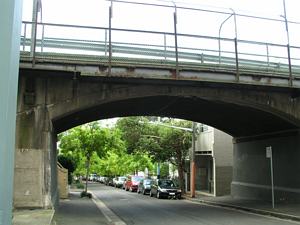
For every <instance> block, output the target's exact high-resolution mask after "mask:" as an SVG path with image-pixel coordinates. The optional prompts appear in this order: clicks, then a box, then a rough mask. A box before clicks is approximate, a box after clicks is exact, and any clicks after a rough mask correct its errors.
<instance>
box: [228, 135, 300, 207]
mask: <svg viewBox="0 0 300 225" xmlns="http://www.w3.org/2000/svg"><path fill="white" fill-rule="evenodd" d="M267 146H271V147H272V151H273V171H274V187H275V201H277V202H278V201H287V202H300V179H299V174H300V163H299V160H300V130H297V131H293V132H286V133H281V134H278V135H275V136H274V135H273V136H272V135H270V136H269V137H256V138H255V139H252V140H251V139H249V140H242V141H241V142H239V140H237V143H235V144H234V163H233V182H232V185H231V191H232V195H233V196H234V197H244V198H253V199H263V200H267V201H271V200H272V198H271V197H272V195H271V193H272V192H271V166H270V159H269V158H267V157H266V147H267Z"/></svg>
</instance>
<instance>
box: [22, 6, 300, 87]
mask: <svg viewBox="0 0 300 225" xmlns="http://www.w3.org/2000/svg"><path fill="white" fill-rule="evenodd" d="M110 12H111V8H110ZM176 24H177V21H176V11H175V12H174V32H158V31H150V30H134V29H119V28H113V27H112V26H111V22H110V23H109V27H91V26H78V25H66V24H51V23H38V22H26V21H24V22H23V24H22V35H21V46H20V50H21V57H22V60H25V61H30V62H32V63H33V64H35V63H37V62H39V61H41V60H42V61H45V60H49V61H59V62H72V63H74V62H76V63H90V64H101V65H103V66H107V67H108V68H109V69H108V73H110V71H111V67H112V66H115V65H135V66H153V67H167V68H173V69H174V70H176V76H180V71H181V70H187V69H195V70H198V69H199V70H214V71H223V72H224V71H225V72H231V73H235V74H236V80H237V81H238V80H239V76H240V75H241V74H247V73H248V74H258V75H260V74H267V75H270V76H285V77H287V78H288V79H289V81H290V85H292V81H293V79H295V78H296V77H297V76H299V74H300V58H298V56H299V55H300V47H297V46H290V45H289V44H288V45H281V44H274V43H264V42H257V41H248V40H239V39H238V38H237V37H235V38H222V37H220V36H219V37H212V36H201V35H196V34H188V33H178V32H177V29H176Z"/></svg>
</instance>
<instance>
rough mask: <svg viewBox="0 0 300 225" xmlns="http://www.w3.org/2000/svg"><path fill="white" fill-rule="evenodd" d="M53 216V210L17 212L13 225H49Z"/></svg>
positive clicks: (14, 214) (15, 212)
mask: <svg viewBox="0 0 300 225" xmlns="http://www.w3.org/2000/svg"><path fill="white" fill-rule="evenodd" d="M53 215H54V210H51V209H49V210H45V209H35V210H17V211H14V212H13V225H49V224H51V221H52V218H53Z"/></svg>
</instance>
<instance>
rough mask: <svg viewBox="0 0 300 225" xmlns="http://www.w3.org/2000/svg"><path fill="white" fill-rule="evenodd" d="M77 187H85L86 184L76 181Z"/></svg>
mask: <svg viewBox="0 0 300 225" xmlns="http://www.w3.org/2000/svg"><path fill="white" fill-rule="evenodd" d="M76 187H77V188H78V189H83V188H84V185H83V183H80V182H79V183H76Z"/></svg>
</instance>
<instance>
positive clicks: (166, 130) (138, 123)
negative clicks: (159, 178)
mask: <svg viewBox="0 0 300 225" xmlns="http://www.w3.org/2000/svg"><path fill="white" fill-rule="evenodd" d="M117 126H118V128H120V129H121V130H122V133H123V136H122V138H123V140H124V141H125V143H126V144H127V146H128V148H130V151H129V152H131V153H134V152H145V153H147V154H149V155H150V156H151V158H152V160H153V161H154V162H160V163H164V162H170V163H172V164H173V165H175V166H176V167H177V169H178V174H179V184H180V188H181V189H182V190H183V191H184V168H185V167H184V165H185V159H186V156H187V154H188V150H189V148H190V147H191V145H192V134H191V133H190V132H188V131H186V130H184V128H191V127H192V123H191V122H190V121H185V120H175V119H167V120H164V122H163V124H161V125H159V124H150V123H149V120H148V119H147V118H145V117H130V118H123V119H121V120H119V121H118V123H117Z"/></svg>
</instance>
